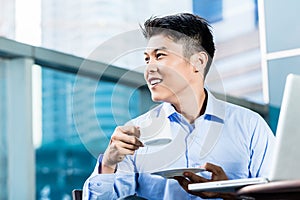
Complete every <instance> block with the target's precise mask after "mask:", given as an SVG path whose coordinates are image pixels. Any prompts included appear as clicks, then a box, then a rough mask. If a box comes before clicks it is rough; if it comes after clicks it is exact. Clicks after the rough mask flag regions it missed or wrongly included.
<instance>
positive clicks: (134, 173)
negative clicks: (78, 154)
mask: <svg viewBox="0 0 300 200" xmlns="http://www.w3.org/2000/svg"><path fill="white" fill-rule="evenodd" d="M143 33H144V36H145V38H146V39H147V40H148V45H147V48H146V50H145V52H144V55H145V62H146V69H145V72H144V77H145V80H146V82H147V85H148V87H149V89H150V91H151V95H152V99H153V100H154V101H157V102H162V103H161V104H160V105H159V106H157V107H156V108H154V109H152V110H150V111H149V112H147V113H145V114H143V115H141V116H139V117H138V118H136V119H134V120H132V121H131V122H130V123H129V124H128V125H125V126H120V127H117V128H116V129H115V131H114V133H113V135H112V137H111V141H110V144H109V145H108V147H107V150H106V151H105V153H104V155H100V156H99V159H98V163H97V166H96V168H95V171H94V172H93V174H92V175H91V176H90V177H89V178H88V180H87V181H86V183H85V186H84V198H85V199H97V198H98V199H117V198H120V197H125V196H128V195H137V196H140V197H144V198H146V199H201V198H230V197H232V196H231V194H226V193H213V192H203V193H191V192H190V191H188V190H187V184H189V183H193V182H207V181H215V180H226V179H238V178H247V177H260V176H267V172H268V167H269V163H270V157H271V151H272V146H273V144H274V136H273V134H272V132H271V130H270V129H269V127H268V126H267V124H266V123H265V121H264V120H263V119H262V118H261V117H260V116H259V115H258V114H256V113H254V112H252V111H250V110H248V109H245V108H242V107H239V106H235V105H232V104H229V103H226V102H223V101H220V100H217V99H215V98H214V96H213V95H212V94H211V93H210V92H209V91H208V90H207V89H205V88H204V80H205V77H206V75H207V73H208V71H209V67H210V65H211V63H212V59H213V56H214V52H215V47H214V42H213V36H212V34H211V31H210V29H209V25H208V23H207V22H206V21H205V20H204V19H203V18H201V17H199V16H196V15H193V14H188V13H182V14H177V15H171V16H166V17H162V18H150V19H149V20H147V21H146V22H145V24H144V28H143ZM151 118H159V119H161V120H163V121H164V122H165V123H168V124H169V125H170V132H171V133H172V137H173V140H172V142H171V143H170V144H167V145H163V146H159V147H150V146H146V145H144V144H143V143H142V142H141V141H140V135H141V131H140V130H142V126H143V122H144V121H146V120H149V119H151ZM200 166H201V167H203V168H205V170H206V172H202V173H198V174H197V175H196V174H194V173H191V172H185V173H184V174H183V175H182V176H176V177H174V179H172V178H171V179H166V178H164V177H161V176H157V175H154V174H151V172H154V171H158V170H162V169H174V168H190V167H200ZM183 177H184V178H183Z"/></svg>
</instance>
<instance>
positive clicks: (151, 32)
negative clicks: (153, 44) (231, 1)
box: [141, 13, 215, 76]
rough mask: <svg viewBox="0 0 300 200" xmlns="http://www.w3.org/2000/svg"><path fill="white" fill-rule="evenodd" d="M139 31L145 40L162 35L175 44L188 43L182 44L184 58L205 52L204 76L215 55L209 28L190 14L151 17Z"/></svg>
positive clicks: (201, 19) (203, 21) (202, 19)
mask: <svg viewBox="0 0 300 200" xmlns="http://www.w3.org/2000/svg"><path fill="white" fill-rule="evenodd" d="M141 29H142V31H143V35H144V37H145V38H146V39H150V38H151V37H152V36H155V35H160V34H163V35H165V36H168V37H171V38H172V39H173V40H174V41H175V42H177V41H182V40H183V41H188V42H183V45H184V50H185V56H186V57H188V56H191V55H192V54H193V53H195V52H199V51H203V50H205V51H206V52H207V54H208V55H209V59H208V63H207V66H206V68H205V72H204V73H205V74H204V76H206V74H207V73H208V70H209V67H210V65H211V62H212V59H213V57H214V54H215V44H214V41H213V35H212V31H211V26H210V25H209V23H208V22H207V21H206V20H205V19H204V18H202V17H200V16H198V15H194V14H190V13H180V14H176V15H168V16H165V17H151V18H150V19H148V20H147V21H146V22H145V23H144V28H143V27H141Z"/></svg>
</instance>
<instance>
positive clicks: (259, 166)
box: [249, 114, 275, 177]
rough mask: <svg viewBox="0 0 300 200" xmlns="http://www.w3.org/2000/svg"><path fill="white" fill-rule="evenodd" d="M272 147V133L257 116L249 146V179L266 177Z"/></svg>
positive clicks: (270, 160) (270, 161)
mask: <svg viewBox="0 0 300 200" xmlns="http://www.w3.org/2000/svg"><path fill="white" fill-rule="evenodd" d="M257 115H258V114H257ZM274 146H275V136H274V134H273V132H272V131H271V129H270V128H269V126H268V125H267V123H266V122H265V121H264V120H263V119H262V118H261V117H260V116H258V118H257V122H256V123H255V127H254V131H253V135H252V139H251V144H250V157H251V160H250V166H249V170H250V177H268V175H269V171H270V170H269V169H270V165H271V163H272V156H273V151H274Z"/></svg>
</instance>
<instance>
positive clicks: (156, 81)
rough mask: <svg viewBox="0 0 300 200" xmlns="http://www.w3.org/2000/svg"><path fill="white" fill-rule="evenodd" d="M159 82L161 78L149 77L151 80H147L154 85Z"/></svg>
mask: <svg viewBox="0 0 300 200" xmlns="http://www.w3.org/2000/svg"><path fill="white" fill-rule="evenodd" d="M161 82H162V80H161V79H151V80H150V81H149V83H150V85H156V84H159V83H161Z"/></svg>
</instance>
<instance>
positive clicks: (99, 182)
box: [83, 155, 137, 200]
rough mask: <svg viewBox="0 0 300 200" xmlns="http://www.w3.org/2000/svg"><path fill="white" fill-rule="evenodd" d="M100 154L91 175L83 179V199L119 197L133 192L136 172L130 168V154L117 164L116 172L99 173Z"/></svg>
mask: <svg viewBox="0 0 300 200" xmlns="http://www.w3.org/2000/svg"><path fill="white" fill-rule="evenodd" d="M101 161H102V155H100V156H99V158H98V162H97V164H96V166H95V169H94V171H93V173H92V174H91V176H90V177H89V178H88V179H87V180H86V181H85V183H84V186H83V199H84V200H88V199H89V200H91V199H93V200H94V199H97V200H98V199H117V198H119V197H123V196H128V195H133V194H135V188H136V179H137V174H136V173H134V171H133V170H132V166H133V165H132V160H131V158H130V156H126V157H125V159H124V160H123V161H122V162H120V163H119V164H118V168H117V170H116V173H114V174H99V173H98V170H99V166H101Z"/></svg>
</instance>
